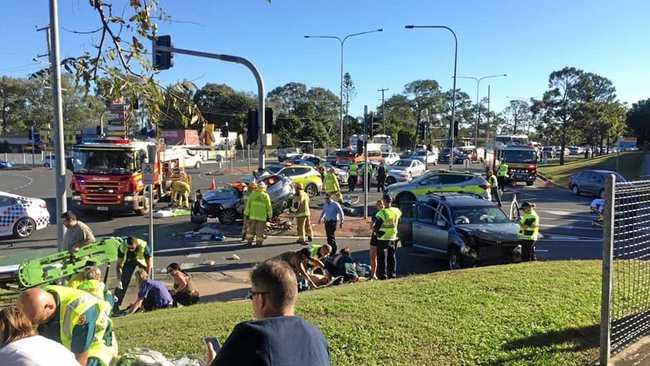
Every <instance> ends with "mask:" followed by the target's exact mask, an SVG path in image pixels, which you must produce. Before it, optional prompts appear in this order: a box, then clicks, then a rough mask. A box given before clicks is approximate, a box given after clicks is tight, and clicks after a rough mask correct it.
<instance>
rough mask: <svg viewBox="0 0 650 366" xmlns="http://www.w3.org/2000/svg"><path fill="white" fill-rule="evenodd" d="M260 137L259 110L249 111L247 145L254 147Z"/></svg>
mask: <svg viewBox="0 0 650 366" xmlns="http://www.w3.org/2000/svg"><path fill="white" fill-rule="evenodd" d="M258 136H259V131H258V124H257V110H255V109H249V110H248V121H247V122H246V144H247V145H252V144H254V143H256V142H257V137H258Z"/></svg>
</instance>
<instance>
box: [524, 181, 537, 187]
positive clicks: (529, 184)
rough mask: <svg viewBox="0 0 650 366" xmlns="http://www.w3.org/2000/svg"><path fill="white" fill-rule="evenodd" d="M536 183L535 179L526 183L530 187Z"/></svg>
mask: <svg viewBox="0 0 650 366" xmlns="http://www.w3.org/2000/svg"><path fill="white" fill-rule="evenodd" d="M534 183H535V182H534V181H533V182H526V185H527V186H529V187H530V186H532V185H533V184H534Z"/></svg>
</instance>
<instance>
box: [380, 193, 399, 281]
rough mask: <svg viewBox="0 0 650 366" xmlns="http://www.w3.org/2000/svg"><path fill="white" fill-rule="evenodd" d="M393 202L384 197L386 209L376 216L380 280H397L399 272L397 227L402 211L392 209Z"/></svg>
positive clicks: (388, 197) (395, 208)
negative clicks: (396, 254)
mask: <svg viewBox="0 0 650 366" xmlns="http://www.w3.org/2000/svg"><path fill="white" fill-rule="evenodd" d="M392 202H393V200H392V199H391V198H390V196H384V209H383V210H380V211H379V212H377V213H376V214H375V222H374V226H373V232H375V233H376V235H377V277H378V278H379V279H380V280H385V279H386V278H395V276H396V272H397V261H396V256H395V253H396V251H397V241H398V239H399V238H398V236H397V227H398V225H399V220H400V218H401V217H402V211H401V210H400V209H399V208H397V207H392V206H391V203H392Z"/></svg>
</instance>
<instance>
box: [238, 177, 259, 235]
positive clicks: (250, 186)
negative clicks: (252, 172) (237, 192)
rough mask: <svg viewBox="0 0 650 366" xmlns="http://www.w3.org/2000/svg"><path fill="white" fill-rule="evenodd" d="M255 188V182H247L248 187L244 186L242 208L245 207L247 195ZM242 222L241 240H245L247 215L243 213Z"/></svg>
mask: <svg viewBox="0 0 650 366" xmlns="http://www.w3.org/2000/svg"><path fill="white" fill-rule="evenodd" d="M256 189H257V183H255V182H252V183H249V184H248V187H246V190H245V191H244V198H243V200H244V209H245V208H246V202H248V197H249V196H250V195H251V193H253V191H255V190H256ZM243 216H244V222H243V223H242V227H241V240H246V232H247V225H248V216H246V214H245V213H244V215H243Z"/></svg>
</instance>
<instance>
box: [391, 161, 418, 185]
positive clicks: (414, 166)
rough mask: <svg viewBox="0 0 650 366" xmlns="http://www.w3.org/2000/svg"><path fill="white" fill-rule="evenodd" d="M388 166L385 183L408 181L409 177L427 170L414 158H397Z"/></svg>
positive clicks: (416, 175)
mask: <svg viewBox="0 0 650 366" xmlns="http://www.w3.org/2000/svg"><path fill="white" fill-rule="evenodd" d="M388 168H389V170H388V174H387V177H386V185H391V184H393V183H397V182H410V181H411V179H413V178H415V177H419V176H421V175H422V174H424V172H425V171H426V170H427V168H426V166H425V165H424V164H423V163H422V162H421V161H419V160H416V159H399V160H398V161H396V162H395V163H394V164H393V165H390V166H389V167H388Z"/></svg>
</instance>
